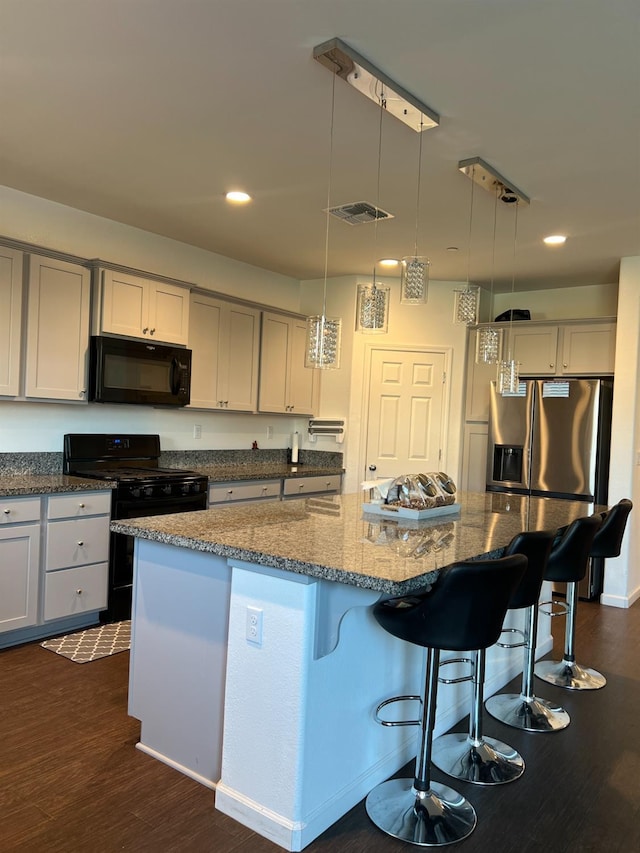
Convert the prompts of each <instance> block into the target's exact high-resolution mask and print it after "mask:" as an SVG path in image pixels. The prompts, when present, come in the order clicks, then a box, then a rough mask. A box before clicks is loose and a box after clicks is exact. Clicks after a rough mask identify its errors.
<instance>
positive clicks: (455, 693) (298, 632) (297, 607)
mask: <svg viewBox="0 0 640 853" xmlns="http://www.w3.org/2000/svg"><path fill="white" fill-rule="evenodd" d="M135 548H136V567H135V589H134V611H133V618H132V646H131V670H130V686H129V691H130V692H129V713H130V714H131V715H132V716H134V717H136V718H138V719H139V720H140V721H141V735H140V743H139V744H138V746H139V748H140V749H142V750H144V751H145V752H147V753H148V754H150V755H152V756H154V757H155V758H157V759H159V760H161V761H163V762H165V763H167V764H169V765H170V766H172V767H174V768H176V769H177V770H180V771H181V772H183V773H185V774H186V775H188V776H190V777H192V778H193V779H196V780H197V781H199V782H201V783H202V784H204V785H208V786H210V787H214V788H215V789H216V808H218V809H220V810H221V811H222V812H224V813H225V814H228V815H230V816H231V817H233V818H235V819H236V820H238V821H239V822H240V823H242V824H244V825H245V826H248V827H250V828H251V829H253V830H255V831H256V832H258V833H259V834H261V835H263V836H265V837H266V838H269V839H270V840H272V841H273V842H275V843H276V844H278V845H280V846H281V847H284V848H285V849H287V850H301V849H303V848H304V847H305V846H306V845H307V844H309V843H310V842H311V841H313V839H314V838H316V837H317V836H318V835H320V834H321V833H322V832H323V831H324V830H325V829H327V828H328V827H329V826H331V825H332V824H333V823H334V822H335V821H336V820H338V819H339V818H340V817H341V816H342V815H344V814H345V813H346V812H347V811H349V809H351V808H352V807H353V806H354V805H356V803H358V802H359V801H360V800H362V799H363V798H364V797H365V796H366V795H367V793H368V792H369V791H370V790H371V789H372V788H373V787H375V785H377V784H378V783H379V782H381V781H383V780H384V779H386V778H388V777H389V776H391V775H393V774H394V773H395V772H396V771H397V770H399V769H400V768H401V767H402V766H403V765H404V764H405V763H406V762H407V761H409V760H410V759H411V758H412V757H413V756H414V754H415V749H416V738H417V728H415V727H413V726H407V727H395V728H389V727H383V726H381V725H379V724H378V723H376V721H375V719H374V712H375V708H376V706H377V705H378V704H379V703H380V702H381V701H383V700H384V699H386V698H389V697H390V696H394V695H401V694H403V695H404V694H419V693H420V692H421V690H422V677H423V676H422V661H423V655H424V653H423V651H422V649H419V648H417V647H413V646H411V645H409V644H407V643H403V642H400V641H398V640H396V639H394V638H393V637H391V636H390V635H389V634H387V633H386V632H385V631H384V630H382V629H381V628H380V627H379V626H378V624H377V622H376V621H375V619H374V618H373V616H372V614H371V607H370V605H371V604H373V603H374V602H375V601H376V600H377V599H378V598H379V597H380V593H378V592H374V591H371V590H366V589H361V588H358V587H355V586H349V585H346V584H340V583H335V582H331V581H327V580H322V579H317V578H313V577H308V576H306V575H301V574H297V573H293V572H287V571H281V570H278V569H272V568H267V567H263V566H259V565H255V564H249V563H244V562H240V561H234V560H232V559H231V560H227V558H225V557H218V556H216V555H214V554H211V553H204V552H200V551H194V550H189V549H186V548H180V547H176V546H174V545H167V544H163V543H159V542H154V541H147V540H144V539H136V543H135ZM250 608H251V609H250ZM256 613H257V616H258V625H254V622H255V620H254V619H252V616H253V615H256ZM510 616H512V617H513V619H512V620H511V621H510V622H508V624H510V625H514V626H518V627H519V626H520V624H521V622H522V618H521V616H522V615H521V614H519V613H514V614H510ZM260 622H261V624H260ZM540 623H541V626H540V631H539V643H538V655H541V654H545V653H546V652H547V651H549V650H550V649H551V645H552V642H551V637H550V634H549V620H548V618H547V617H544V618H541V619H540ZM256 630H257V633H258V635H259V634H260V633H261V642H256V639H259V637H258V638H256V637H255V636H254V634H255V633H256ZM454 656H458V655H454V654H451V655H450V657H454ZM446 657H447V655H446V654H444V655H443V659H446ZM521 666H522V649H514V650H510V651H509V650H505V649H500V648H498V647H493V648H492V649H491V650H489V653H488V655H487V678H486V686H485V695H486V696H489V695H491V694H492V693H493V692H495V691H496V690H499V689H500V688H501V687H502V686H503V685H504V684H505V683H506V682H507V681H509V680H510V679H511V678H513V677H514V676H515V675H517V673H518V672H520V671H521ZM455 668H456V667H451V668H450V669H455ZM450 674H451V673H450V672H447V677H449V675H450ZM454 674H459V673H457V672H456V673H454ZM403 704H404V703H403ZM469 704H470V687H469V685H468V684H457V685H441V686H440V690H439V695H438V715H437V721H436V729H435V734H436V736H437V735H438V734H441V733H442V732H444V731H446V730H447V729H448V728H450V727H451V726H452V725H454V724H455V723H456V722H457V721H459V720H460V719H462V718H463V717H464V716H466V714H467V713H468V711H469ZM416 706H417V703H410V704H409V703H407V704H406V705H404V707H400V706H397V708H398V710H397V713H398V715H399V716H403V717H408V718H413V719H416V718H417V717H418V716H419V710H418V708H417V707H416ZM396 718H398V717H396ZM488 725H489V724H488ZM160 796H161V792H160Z"/></svg>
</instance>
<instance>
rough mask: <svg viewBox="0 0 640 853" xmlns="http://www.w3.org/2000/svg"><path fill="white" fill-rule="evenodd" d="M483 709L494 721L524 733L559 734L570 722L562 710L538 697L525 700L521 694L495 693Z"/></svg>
mask: <svg viewBox="0 0 640 853" xmlns="http://www.w3.org/2000/svg"><path fill="white" fill-rule="evenodd" d="M484 707H485V708H486V709H487V711H488V712H489V714H491V716H492V717H495V719H496V720H500V722H501V723H504V724H505V725H507V726H511V727H512V728H514V729H522V730H523V731H525V732H559V731H560V730H561V729H566V728H567V726H568V725H569V723H570V722H571V717H570V716H569V714H567V712H566V711H565V710H564V708H561V707H560V705H555V704H554V703H553V702H550V701H549V700H548V699H540V698H539V697H538V696H532V697H531V699H525V698H524V696H522V695H521V694H516V693H496V694H495V695H494V696H491V697H490V698H489V699H487V701H486V702H485V703H484Z"/></svg>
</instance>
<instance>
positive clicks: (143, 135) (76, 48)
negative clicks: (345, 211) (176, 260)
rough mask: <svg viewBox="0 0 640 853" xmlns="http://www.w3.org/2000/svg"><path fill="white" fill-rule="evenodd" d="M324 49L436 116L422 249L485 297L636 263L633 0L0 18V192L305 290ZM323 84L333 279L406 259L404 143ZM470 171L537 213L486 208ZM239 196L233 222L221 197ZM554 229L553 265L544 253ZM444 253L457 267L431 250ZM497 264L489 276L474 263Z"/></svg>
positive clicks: (319, 172)
mask: <svg viewBox="0 0 640 853" xmlns="http://www.w3.org/2000/svg"><path fill="white" fill-rule="evenodd" d="M335 36H337V37H339V38H341V39H342V40H343V41H345V42H347V43H348V44H349V45H351V46H352V47H353V48H355V49H356V50H357V51H358V52H359V53H361V54H362V55H363V56H365V57H366V58H367V59H368V60H369V61H370V62H372V63H373V64H374V65H376V66H377V67H378V68H380V69H381V70H383V71H384V72H385V73H386V74H387V75H389V76H390V77H391V78H392V79H393V80H395V81H396V82H398V83H399V84H400V85H402V86H403V87H404V88H405V89H407V90H408V91H409V92H411V93H413V94H414V95H415V96H416V97H418V98H419V99H421V100H422V101H423V102H425V103H426V104H427V105H428V106H430V107H431V108H432V109H433V110H435V111H436V112H438V113H439V114H440V115H441V125H440V127H439V128H437V129H434V130H430V131H426V132H425V133H424V135H423V160H422V173H421V204H420V217H419V223H420V228H419V235H418V253H419V254H426V255H428V256H429V257H430V258H431V261H432V267H431V276H432V278H434V279H445V280H447V279H448V280H465V279H466V278H467V277H469V278H470V279H471V280H474V281H476V280H477V281H484V282H487V281H490V280H491V278H492V274H493V278H494V279H495V287H496V290H497V289H510V288H511V285H512V279H515V287H516V289H520V290H523V289H529V288H532V287H533V288H535V287H546V286H559V285H561V286H570V285H578V284H599V283H610V282H615V281H617V277H618V266H619V259H620V258H621V257H623V256H627V255H638V254H640V3H639V2H638V0H607V2H604V0H103V2H99V0H55V2H52V0H2V2H1V3H0V81H1V85H0V184H4V185H6V186H9V187H14V188H17V189H19V190H22V191H24V192H27V193H31V194H34V195H37V196H42V197H44V198H47V199H52V200H54V201H57V202H60V203H63V204H67V205H71V206H72V207H76V208H79V209H82V210H86V211H90V212H92V213H95V214H98V215H100V216H104V217H108V218H110V219H114V220H117V221H120V222H124V223H127V224H129V225H133V226H137V227H138V228H142V229H145V230H148V231H152V232H155V233H158V234H162V235H165V236H167V237H172V238H174V239H176V240H181V241H183V242H185V243H189V244H193V245H195V246H199V247H202V248H205V249H209V250H211V251H214V252H218V253H220V254H223V255H227V256H229V257H232V258H237V259H241V260H243V261H246V262H248V263H251V264H255V265H257V266H259V267H264V268H267V269H270V270H274V271H277V272H281V273H283V274H286V275H290V276H293V277H295V278H300V279H308V278H317V277H322V275H323V274H324V268H325V231H326V217H325V214H324V213H323V208H325V207H326V203H327V194H328V189H329V141H330V134H329V127H330V120H331V90H332V80H333V77H332V75H331V73H330V72H329V71H328V70H327V69H326V68H324V67H323V66H322V65H320V63H318V62H317V61H315V60H314V59H313V56H312V54H313V48H314V46H316V45H318V44H320V43H321V42H324V41H326V40H327V39H331V38H333V37H335ZM379 128H380V111H379V109H378V108H377V107H376V106H375V105H374V104H373V103H372V102H370V101H368V100H367V99H366V98H364V97H363V96H362V95H361V94H359V93H358V92H356V91H355V90H353V89H352V88H351V87H349V86H348V85H347V84H346V83H344V82H343V81H342V80H336V85H335V108H334V133H333V157H332V164H333V165H332V180H331V196H330V200H331V204H332V205H337V204H342V203H346V202H353V201H363V200H364V201H368V202H370V203H371V204H374V205H375V204H376V203H377V204H379V206H380V207H382V208H384V209H385V210H388V211H390V212H391V213H393V214H394V217H395V218H394V219H392V220H390V221H388V222H384V223H379V224H378V225H377V226H375V225H373V224H368V225H361V226H356V227H351V226H349V225H346V224H344V223H343V222H339V221H337V220H335V219H332V220H331V224H330V228H329V253H328V274H329V275H330V276H335V275H346V274H357V273H366V272H370V271H371V269H372V267H373V264H374V262H375V260H376V259H377V258H382V257H389V256H391V257H401V256H403V255H409V254H413V252H414V247H415V238H416V202H417V193H416V179H417V172H418V150H419V149H418V145H419V136H418V134H417V133H415V132H413V131H412V130H410V129H409V128H407V127H406V126H405V125H404V124H402V123H401V122H399V121H397V120H396V119H394V118H393V117H392V116H390V115H385V116H384V117H383V121H382V137H381V139H382V141H381V146H380V177H379V186H378V157H379V138H380V137H379ZM474 156H480V157H482V158H483V159H485V160H486V161H488V162H489V163H490V164H491V165H492V166H493V167H494V168H495V169H496V170H497V171H499V172H500V173H502V174H503V175H505V176H506V177H507V178H508V179H509V180H510V181H511V182H513V183H514V184H515V185H516V186H517V187H518V188H519V189H520V190H521V191H522V192H523V193H524V194H526V195H527V196H529V197H530V198H531V205H530V206H528V207H527V206H519V207H518V229H517V240H516V243H515V249H516V251H515V254H514V233H515V228H514V226H515V213H514V208H513V206H507V205H502V204H500V205H499V208H500V209H498V211H497V226H496V242H495V252H494V251H493V217H494V201H493V198H492V196H491V195H490V194H489V193H486V192H484V191H483V190H482V189H477V190H476V191H475V193H474V202H473V217H472V220H471V233H472V239H471V251H469V231H470V202H471V186H472V182H471V181H470V180H469V179H468V178H466V177H465V176H463V175H461V174H460V173H459V172H458V170H457V163H458V161H459V160H462V159H466V158H469V157H474ZM237 187H241V188H243V189H246V190H247V191H248V192H250V193H251V194H252V195H253V197H254V199H255V200H254V202H253V203H252V204H251V205H250V206H245V207H242V208H240V207H231V206H229V205H228V203H226V202H225V201H224V199H223V193H224V192H225V191H227V190H228V189H232V188H237ZM558 232H560V233H566V234H567V235H568V240H567V243H566V245H565V246H564V247H563V248H554V249H550V248H548V247H545V246H544V245H543V244H542V242H541V240H542V237H543V236H544V235H546V234H549V233H558ZM451 246H457V247H458V249H459V251H457V252H452V251H447V249H448V247H451ZM494 255H495V257H494V258H493V259H492V257H493V256H494Z"/></svg>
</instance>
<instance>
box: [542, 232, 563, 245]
mask: <svg viewBox="0 0 640 853" xmlns="http://www.w3.org/2000/svg"><path fill="white" fill-rule="evenodd" d="M566 239H567V238H566V237H565V236H564V234H550V235H549V236H548V237H545V238H544V240H543V243H546V244H547V246H561V245H562V244H563V243H564V242H565V240H566Z"/></svg>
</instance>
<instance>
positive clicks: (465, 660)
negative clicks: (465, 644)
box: [438, 658, 474, 684]
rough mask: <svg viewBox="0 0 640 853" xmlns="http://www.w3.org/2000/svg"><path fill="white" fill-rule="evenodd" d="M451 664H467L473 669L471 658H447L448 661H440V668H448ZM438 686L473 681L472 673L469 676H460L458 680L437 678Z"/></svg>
mask: <svg viewBox="0 0 640 853" xmlns="http://www.w3.org/2000/svg"><path fill="white" fill-rule="evenodd" d="M452 663H468V664H469V665H470V666H471V667H473V665H474V664H473V658H449V660H442V661H440V668H442V667H443V666H449V664H452ZM438 681H439V683H440V684H460V682H462V681H473V673H472V674H471V675H461V676H460V677H459V678H441V677H440V676H438Z"/></svg>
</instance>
